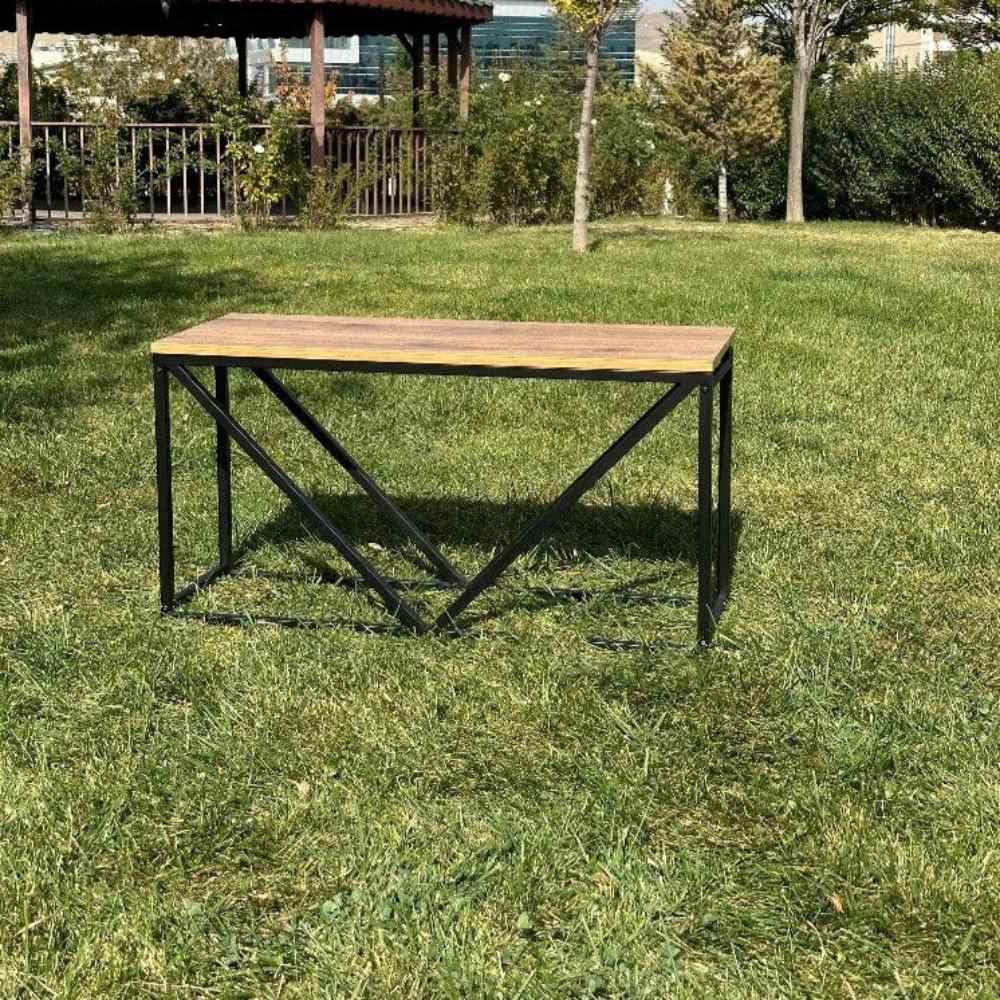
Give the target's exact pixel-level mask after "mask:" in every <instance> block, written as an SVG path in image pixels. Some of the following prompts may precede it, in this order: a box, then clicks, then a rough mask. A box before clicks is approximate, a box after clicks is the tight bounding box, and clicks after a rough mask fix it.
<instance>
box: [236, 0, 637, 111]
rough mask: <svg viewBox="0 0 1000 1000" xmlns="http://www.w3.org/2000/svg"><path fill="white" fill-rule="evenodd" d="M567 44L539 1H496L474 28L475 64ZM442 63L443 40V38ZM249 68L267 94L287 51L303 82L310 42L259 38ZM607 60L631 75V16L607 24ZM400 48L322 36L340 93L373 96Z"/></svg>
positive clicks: (493, 65) (537, 54)
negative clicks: (484, 20)
mask: <svg viewBox="0 0 1000 1000" xmlns="http://www.w3.org/2000/svg"><path fill="white" fill-rule="evenodd" d="M562 44H566V45H567V46H568V45H569V44H570V42H569V40H568V38H567V36H566V34H565V32H564V31H563V29H562V28H561V26H560V24H559V22H558V21H557V20H556V19H555V18H554V17H553V16H552V14H551V12H550V10H549V7H548V4H546V3H544V2H542V0H518V2H507V0H496V2H494V4H493V20H492V21H489V22H487V23H486V24H477V25H475V26H474V27H473V29H472V48H473V60H474V66H475V67H476V68H477V69H480V70H482V69H486V70H490V69H501V68H503V67H504V66H509V65H511V64H512V63H517V62H524V61H532V60H541V59H543V58H545V57H546V55H548V54H549V53H550V52H551V51H552V50H553V48H554V47H557V46H560V45H562ZM441 45H442V55H441V61H442V64H443V63H444V39H443V37H442V40H441ZM250 46H251V48H250V57H249V60H250V70H251V73H252V75H253V79H255V80H256V82H257V84H258V86H259V87H260V88H261V90H262V92H263V93H265V94H272V93H273V92H274V87H275V84H276V81H277V73H276V69H275V64H276V63H278V62H280V61H281V59H282V57H283V55H285V53H287V59H288V65H289V69H290V70H291V71H292V72H293V73H294V74H296V75H297V76H298V77H300V78H301V79H302V80H303V81H307V80H308V78H309V66H310V55H309V41H308V39H306V38H301V39H292V40H290V41H286V42H281V41H274V40H271V39H257V40H255V41H251V43H250ZM601 52H602V55H603V57H604V59H605V62H606V63H607V64H611V65H613V66H614V67H615V69H616V71H617V72H618V73H619V74H620V75H621V77H622V79H625V80H634V79H635V21H634V20H632V19H630V20H626V21H623V22H621V23H620V24H618V25H615V26H614V27H613V28H611V29H610V30H609V31H608V32H607V33H606V35H605V38H604V44H603V45H602V48H601ZM402 59H403V49H402V46H400V44H399V42H398V41H396V39H394V38H386V37H383V36H380V35H372V36H362V37H360V38H359V37H358V36H357V35H355V36H354V37H353V38H328V39H327V40H326V65H327V68H328V69H330V70H334V71H336V73H337V79H338V82H339V91H340V93H341V94H348V93H351V94H354V95H355V96H357V97H362V98H371V97H377V96H378V95H379V93H380V92H381V90H382V88H384V87H385V84H384V81H385V77H386V74H387V73H391V72H392V69H393V67H397V66H399V65H400V63H401V61H402Z"/></svg>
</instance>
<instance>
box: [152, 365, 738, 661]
mask: <svg viewBox="0 0 1000 1000" xmlns="http://www.w3.org/2000/svg"><path fill="white" fill-rule="evenodd" d="M213 360H215V359H213ZM185 361H187V362H192V361H194V359H173V358H171V359H169V360H168V359H163V358H158V357H157V358H154V361H153V386H154V410H155V422H156V458H157V491H158V526H159V566H160V607H161V611H162V612H163V613H164V614H180V613H185V614H197V617H199V618H201V619H202V620H205V621H210V622H212V621H214V622H219V623H225V624H238V623H242V622H251V621H259V622H273V623H275V624H282V625H292V624H299V625H306V624H308V627H320V626H323V625H326V624H329V625H331V626H338V625H344V624H351V625H353V626H354V627H356V628H360V629H361V630H362V631H365V632H382V631H386V630H387V629H386V628H385V627H384V626H380V625H359V624H358V623H343V622H330V623H323V622H312V621H310V622H308V623H307V622H306V620H305V619H294V618H280V619H279V618H273V617H270V616H261V617H257V616H253V615H243V614H240V613H236V612H206V613H194V612H181V610H180V609H181V606H182V605H184V604H185V603H187V602H188V601H190V600H191V599H192V598H193V597H194V596H195V595H196V594H197V593H198V592H199V591H200V590H202V589H204V588H206V587H208V586H209V585H210V584H211V583H213V582H214V581H215V580H217V579H218V578H219V577H221V576H224V575H227V574H229V573H231V572H232V571H233V568H234V550H233V514H232V454H231V447H232V445H231V443H232V441H235V442H236V443H237V445H239V447H240V448H241V449H242V451H243V452H244V453H245V454H246V455H247V456H248V457H249V458H250V459H251V461H253V462H254V464H255V465H257V467H258V468H259V469H260V470H261V471H262V472H263V473H264V474H265V475H266V476H267V477H268V478H269V479H270V480H271V481H272V482H273V483H274V484H275V486H277V488H278V489H279V490H280V491H281V492H282V493H283V494H284V495H285V496H286V497H287V498H288V500H289V501H290V502H291V503H292V504H293V505H294V506H295V507H296V508H298V510H299V511H300V512H301V513H302V514H303V515H305V516H306V517H307V518H308V519H310V520H311V521H312V522H313V523H314V524H315V526H316V528H317V530H318V531H319V533H320V535H321V536H322V537H323V538H324V539H325V540H326V541H327V542H329V543H330V544H331V545H332V546H333V547H334V548H335V549H336V550H337V551H338V552H339V553H340V554H341V556H343V558H344V559H345V560H346V561H347V562H348V563H349V564H350V565H351V567H352V568H353V569H354V571H355V572H356V573H358V574H359V576H358V578H357V583H358V584H359V585H361V586H364V587H368V588H371V589H373V590H374V591H375V592H376V593H377V594H378V595H379V596H380V597H381V599H382V602H383V604H384V605H385V607H386V610H387V611H388V612H389V613H390V614H391V615H393V616H394V617H395V618H396V619H397V621H398V622H399V625H400V626H402V628H403V629H404V630H407V631H410V632H414V633H418V634H419V633H424V632H428V631H434V632H439V633H447V634H454V633H455V632H457V631H458V619H459V616H460V615H461V614H462V612H463V611H464V610H465V609H466V608H467V607H468V606H469V605H470V604H471V603H472V602H473V601H474V600H475V599H476V598H477V597H478V596H479V595H480V594H481V593H482V592H483V591H484V590H486V589H488V588H490V587H493V586H495V585H496V583H497V581H498V580H499V578H500V577H501V576H502V574H503V573H504V572H505V571H506V570H507V569H508V568H509V567H510V565H511V564H512V563H513V562H514V561H515V560H516V559H518V558H519V557H520V556H522V555H524V554H525V553H527V552H528V551H530V550H531V549H532V548H533V547H534V546H535V545H536V544H537V543H538V542H539V541H540V540H541V539H542V537H543V536H544V535H545V533H546V532H547V531H548V530H549V529H550V528H551V527H552V526H553V525H554V524H555V522H556V521H557V520H558V519H559V518H560V517H561V516H562V515H563V514H565V513H566V512H567V511H568V510H569V509H570V508H571V507H572V506H573V505H574V504H575V503H576V502H577V501H578V500H579V499H580V498H581V497H582V496H583V495H584V494H585V493H586V492H587V491H588V490H590V489H591V488H593V487H594V486H595V485H596V484H597V483H598V482H599V481H600V480H601V479H602V478H603V477H604V476H605V475H606V474H607V473H608V472H610V471H611V469H613V468H614V467H615V466H616V465H617V464H618V463H619V462H620V461H622V459H624V458H625V457H626V456H627V455H628V454H629V453H630V452H631V451H632V450H633V448H635V447H636V445H638V444H639V443H640V442H641V441H642V440H643V439H644V438H645V437H647V436H648V435H649V434H650V433H651V432H652V431H653V430H654V429H655V428H656V427H657V426H658V425H659V424H660V422H661V421H662V420H663V419H665V418H666V417H667V416H668V415H669V414H670V413H671V412H672V411H673V410H674V409H675V408H676V407H677V406H678V405H679V404H680V403H681V402H683V400H684V399H686V398H687V397H688V396H689V395H691V394H692V392H694V391H695V389H697V391H698V521H697V563H698V596H697V601H696V603H697V617H698V621H697V633H698V640H699V642H700V643H703V644H707V643H709V642H711V640H712V637H713V635H714V632H715V628H716V625H717V623H718V621H719V619H720V617H721V616H722V613H723V611H724V610H725V607H726V604H727V602H728V600H729V594H730V589H731V585H732V571H733V554H732V514H731V508H732V494H731V482H732V383H733V356H732V350H730V351H728V352H727V354H726V356H725V357H724V358H723V360H722V362H721V363H720V365H719V366H718V368H716V370H715V371H714V372H713V373H711V374H710V375H699V376H680V375H679V376H677V377H676V378H675V379H672V380H671V382H672V387H671V388H670V390H669V391H668V392H667V393H666V394H665V395H664V396H662V397H661V398H660V399H658V400H657V401H656V402H655V403H654V404H653V405H652V406H651V407H650V408H649V409H648V410H647V411H646V412H645V413H644V414H643V415H642V416H641V417H639V418H638V420H636V421H635V422H634V423H633V424H632V425H631V427H629V428H628V430H626V431H625V432H624V433H623V434H622V435H621V436H620V437H619V438H618V439H617V440H616V441H615V442H614V443H613V444H611V445H610V446H609V447H608V448H607V449H605V451H604V452H603V453H602V454H601V455H600V456H599V457H598V458H597V459H595V461H594V462H592V463H591V465H590V466H588V467H587V469H586V470H584V472H582V473H581V474H580V475H579V476H577V478H576V479H575V480H574V481H573V482H572V483H571V484H570V485H569V486H568V487H567V488H566V489H565V490H563V492H562V493H561V494H560V495H559V497H558V498H557V499H556V500H554V501H553V502H552V504H550V505H549V506H548V507H547V508H546V509H545V510H544V511H542V512H541V513H540V514H539V515H538V516H537V517H536V518H535V519H534V520H533V521H532V522H531V524H529V525H528V526H527V527H526V528H525V529H524V530H523V531H522V532H521V533H520V534H519V535H518V536H517V537H516V538H515V539H514V541H512V542H511V543H510V544H508V545H507V546H506V547H505V548H504V549H503V550H502V551H501V552H499V553H498V554H497V555H496V556H495V557H494V558H493V559H492V560H491V561H490V562H489V564H488V565H487V566H485V567H484V568H483V569H482V570H481V571H480V572H479V573H477V574H476V575H475V576H474V577H473V578H472V579H471V580H469V581H466V580H465V578H464V577H463V575H462V574H461V573H460V572H459V571H458V570H457V569H456V568H455V567H454V566H452V564H451V563H450V562H449V561H448V560H447V559H446V558H445V556H444V555H443V554H442V553H441V552H440V550H439V549H438V548H437V547H436V546H434V544H433V543H432V542H431V541H430V539H428V538H427V537H426V535H425V534H424V533H423V532H422V531H421V530H420V528H418V527H417V525H416V524H415V523H414V522H413V521H412V520H411V519H410V518H409V517H407V515H406V514H404V513H403V512H402V511H401V510H400V509H399V508H398V507H397V506H396V505H395V504H394V503H393V502H392V500H391V499H390V498H389V497H388V495H387V494H386V493H385V492H384V491H383V490H382V488H381V487H380V486H379V485H378V484H377V483H376V481H375V480H374V479H373V478H372V477H371V476H370V475H369V474H368V473H367V472H365V471H364V470H363V469H362V468H361V466H360V465H359V464H358V462H357V461H356V460H355V459H354V458H353V456H351V455H350V453H349V452H348V451H347V449H346V448H344V446H343V445H342V444H341V443H340V442H339V441H337V440H336V438H334V437H333V436H332V435H331V434H330V433H329V432H328V431H327V430H326V429H325V428H323V427H322V425H321V424H320V423H319V422H318V421H317V420H316V418H315V417H314V416H313V415H312V414H311V413H310V412H309V411H308V410H307V409H306V407H305V406H304V405H303V404H302V403H301V401H300V400H299V399H298V398H297V397H296V396H295V395H294V394H293V393H292V392H291V391H290V390H289V389H288V388H287V387H286V386H285V385H284V384H283V383H282V382H281V381H280V380H279V379H278V378H277V376H275V375H274V373H273V371H271V370H270V367H269V365H270V364H272V363H273V362H268V361H265V360H264V359H261V360H260V361H259V362H253V363H250V362H244V361H241V362H240V363H239V364H233V365H226V364H222V363H214V364H212V367H213V368H214V373H215V392H214V394H213V393H211V392H209V391H208V389H206V388H205V386H204V385H202V383H201V382H200V381H199V379H197V378H196V377H195V376H194V375H193V374H192V373H191V371H189V369H188V367H187V365H186V364H185V363H184V362H185ZM230 367H234V368H246V369H249V370H250V371H252V372H253V373H254V374H255V375H256V376H257V378H258V379H259V380H260V381H261V382H262V384H263V385H264V386H266V387H267V388H268V389H269V391H270V392H271V393H272V394H273V395H274V396H275V398H277V399H278V400H279V401H280V402H281V403H282V404H283V405H284V406H285V408H286V409H287V410H288V411H289V412H290V413H291V414H292V416H294V417H295V419H296V420H297V421H298V422H299V423H300V424H301V425H302V426H303V427H304V428H305V429H306V430H307V431H308V432H309V433H310V434H311V435H312V436H313V438H314V439H315V440H316V441H317V442H318V443H319V444H320V445H321V446H322V447H323V448H324V450H325V451H326V452H327V453H328V454H329V455H330V456H331V457H332V458H334V459H335V460H336V461H337V462H338V464H339V465H340V466H341V467H342V468H343V469H344V470H345V471H346V472H347V473H348V474H349V475H350V476H351V477H352V478H353V479H354V481H355V482H356V483H357V484H358V485H359V486H360V487H361V488H362V489H363V490H364V491H365V493H367V494H368V496H369V497H371V499H372V500H373V501H374V502H375V504H376V506H377V507H378V508H379V509H380V510H381V511H382V512H383V514H385V515H386V517H387V518H388V520H389V521H390V522H391V523H392V524H393V525H394V526H395V527H396V528H397V529H399V530H400V531H401V532H402V533H403V534H404V535H406V536H407V537H409V538H410V540H411V541H413V542H414V544H415V545H416V546H417V548H418V549H419V550H420V551H421V552H422V553H423V555H424V556H425V557H426V558H427V559H428V561H429V563H430V564H431V565H432V566H433V567H434V569H435V570H436V571H437V573H438V574H439V576H440V579H439V580H436V581H429V582H430V583H432V584H435V585H438V586H441V587H444V588H454V589H458V590H460V593H459V594H458V595H457V596H456V597H455V599H454V600H453V601H452V603H451V604H450V605H449V606H448V607H447V608H446V609H445V611H443V612H442V613H441V614H440V615H439V616H438V617H437V618H436V619H435V620H434V621H433V622H430V623H429V622H426V621H425V620H424V619H423V618H422V617H421V615H420V614H419V613H418V612H417V610H416V609H415V608H413V607H412V605H410V604H409V602H407V601H406V600H405V599H404V598H403V597H402V595H401V594H400V593H399V590H400V589H403V588H401V587H400V586H399V581H395V580H389V579H387V578H386V577H384V576H383V575H382V574H381V573H379V571H378V570H377V569H376V568H375V567H374V566H373V565H372V564H371V562H369V560H368V559H367V558H366V557H365V556H364V555H363V554H362V553H361V552H360V551H359V550H358V549H357V548H356V547H355V546H354V545H353V544H352V543H351V542H350V540H349V539H347V538H346V537H345V536H344V535H343V533H342V532H341V531H340V530H339V529H338V528H337V527H336V526H335V525H334V524H333V523H332V522H331V521H330V520H329V518H327V516H326V515H325V514H324V513H323V512H322V511H321V510H320V509H319V508H318V507H317V506H316V504H315V503H314V502H313V501H312V500H311V499H310V498H309V497H308V495H307V494H306V493H305V492H304V491H303V490H302V489H301V487H299V486H298V484H296V483H295V482H294V481H293V480H292V479H291V478H290V477H289V476H288V474H287V473H285V472H284V470H283V469H281V467H280V466H279V465H278V463H277V462H276V461H275V460H274V459H273V458H272V457H271V456H270V455H269V454H268V453H267V452H266V451H265V450H264V448H263V447H262V446H261V445H260V444H259V443H258V442H257V441H256V440H255V439H254V438H253V436H252V435H251V434H250V433H249V431H247V430H246V428H245V427H244V426H243V425H242V424H241V423H240V422H239V421H238V420H236V419H235V418H234V417H233V415H232V413H231V412H230V391H229V370H230ZM331 367H332V366H331ZM597 377H598V378H604V377H605V376H604V374H603V373H601V374H599V375H598V376H597ZM171 378H173V379H175V380H176V381H177V382H178V383H179V384H180V385H182V386H183V387H184V388H185V389H186V390H187V392H188V393H189V394H190V395H191V396H192V397H193V398H194V399H195V400H196V401H197V402H198V403H199V405H200V406H201V407H202V409H204V410H205V412H206V413H207V414H208V415H209V416H210V417H212V419H213V420H214V421H215V424H216V474H217V485H218V550H219V561H218V563H217V564H216V565H215V566H214V567H212V568H211V569H209V570H208V571H207V572H206V573H204V574H202V576H200V577H199V578H198V579H197V580H195V581H194V582H193V583H191V584H189V585H187V586H186V587H184V588H183V589H181V590H180V591H178V590H177V589H176V581H175V573H176V569H175V565H176V564H175V552H174V513H173V475H172V457H171V430H170V391H169V386H170V380H171ZM717 389H718V393H719V446H718V456H719V466H718V498H717V500H718V507H717V523H713V522H715V519H716V507H715V504H714V503H713V482H712V480H713V468H712V466H713V451H714V448H713V424H714V397H715V392H716V390H717ZM581 593H582V592H581ZM629 647H630V644H628V643H625V644H624V647H623V648H629Z"/></svg>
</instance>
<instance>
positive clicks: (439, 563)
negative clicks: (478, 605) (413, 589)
mask: <svg viewBox="0 0 1000 1000" xmlns="http://www.w3.org/2000/svg"><path fill="white" fill-rule="evenodd" d="M252 370H253V373H254V375H256V376H257V378H259V379H260V380H261V382H263V383H264V385H266V386H267V388H268V389H270V390H271V392H272V393H273V395H274V396H275V397H276V398H277V399H278V400H279V401H280V402H281V403H282V404H283V405H284V407H285V408H286V409H287V410H288V412H289V413H291V415H292V416H293V417H295V419H296V420H297V421H298V422H299V423H300V424H302V426H303V427H304V428H305V429H306V430H307V431H308V432H309V433H310V434H311V435H312V436H313V437H314V438H315V439H316V441H317V442H318V443H319V444H320V445H321V447H323V448H324V449H325V451H326V452H327V454H329V455H330V456H331V457H333V458H334V459H335V460H336V461H337V463H338V464H339V465H340V466H341V468H343V469H344V471H345V472H346V473H347V474H348V475H349V476H350V477H351V478H352V479H353V480H354V481H355V482H356V483H357V484H358V486H360V487H361V488H362V489H363V490H364V491H365V493H367V494H368V496H369V497H371V499H372V500H373V501H374V502H375V504H376V505H377V506H378V507H379V509H380V510H381V511H382V513H383V514H385V516H386V517H387V518H388V519H389V521H390V522H391V523H392V524H393V525H394V526H395V527H396V528H397V530H399V531H401V532H402V533H403V534H404V535H407V536H408V537H409V538H410V540H411V541H412V542H413V543H414V545H416V546H417V548H418V549H420V551H421V552H423V554H424V555H425V556H426V557H427V558H428V559H429V560H430V562H431V564H432V565H433V566H434V568H435V569H436V570H437V571H438V572H439V573H440V574H441V576H442V578H443V579H444V580H447V581H448V582H449V583H455V584H458V585H460V586H465V583H466V579H465V577H464V576H463V575H462V574H461V573H460V572H459V571H458V570H457V569H455V567H454V566H452V564H451V563H450V562H448V560H447V559H446V558H445V557H444V555H442V553H441V552H440V551H439V550H438V548H437V547H436V546H435V545H434V544H433V542H431V540H430V539H429V538H428V537H427V536H426V535H425V534H424V533H423V532H422V531H421V530H420V529H419V528H418V527H417V526H416V525H415V524H414V523H413V521H411V520H410V518H408V517H407V516H406V514H404V513H403V512H402V511H401V510H400V509H399V508H398V507H397V506H396V505H395V504H394V503H393V502H392V500H391V499H390V498H389V497H388V496H387V495H386V493H385V492H384V491H383V490H382V488H381V487H380V486H379V484H378V483H377V482H375V480H374V479H372V477H371V476H369V475H368V473H367V472H365V470H364V469H362V468H361V466H360V465H359V464H358V462H357V460H356V459H355V458H354V457H353V456H352V455H351V454H350V452H349V451H348V450H347V449H346V448H345V447H344V446H343V445H342V444H341V443H340V442H339V441H338V440H337V439H336V438H335V437H334V436H333V435H332V434H330V432H329V431H328V430H326V428H325V427H323V425H322V424H320V422H319V421H318V420H317V419H316V418H315V417H314V416H313V415H312V414H311V413H310V412H309V411H308V410H307V409H306V408H305V406H304V405H303V404H302V401H301V400H300V399H299V398H298V397H297V396H296V395H295V394H294V393H293V392H292V391H291V389H289V388H288V386H286V385H285V384H284V383H283V382H282V381H281V380H280V379H279V378H278V377H277V376H276V375H275V374H274V372H272V371H270V370H269V369H267V368H254V369H252Z"/></svg>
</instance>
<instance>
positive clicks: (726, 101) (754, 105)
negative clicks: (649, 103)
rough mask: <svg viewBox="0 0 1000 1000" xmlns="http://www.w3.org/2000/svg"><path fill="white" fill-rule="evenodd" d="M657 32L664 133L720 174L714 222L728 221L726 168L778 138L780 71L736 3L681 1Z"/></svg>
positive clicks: (726, 0)
mask: <svg viewBox="0 0 1000 1000" xmlns="http://www.w3.org/2000/svg"><path fill="white" fill-rule="evenodd" d="M680 7H681V15H682V16H681V18H680V19H679V20H677V21H675V23H674V25H673V27H671V28H669V29H668V30H667V31H665V32H664V33H663V43H662V45H661V47H660V51H661V52H662V54H663V58H664V62H665V63H666V70H665V72H664V75H663V76H657V77H653V78H652V79H651V83H652V85H653V87H654V91H655V92H657V93H658V94H659V97H660V103H661V107H662V111H663V117H664V124H665V126H666V132H667V134H668V135H669V136H670V138H671V139H675V140H677V141H678V142H679V143H680V144H681V145H682V146H683V147H685V148H686V149H690V150H692V151H693V152H695V153H698V154H700V155H702V156H704V157H707V158H708V159H709V160H710V161H711V162H712V164H713V166H714V167H715V169H716V170H717V171H718V177H719V221H720V222H727V221H728V220H729V189H728V176H729V167H730V165H731V164H732V162H733V161H734V160H735V159H737V158H738V157H741V156H745V155H749V154H752V153H753V152H755V151H756V150H760V149H763V148H766V147H767V146H770V145H772V144H773V143H775V142H776V141H777V140H778V137H779V136H780V135H781V108H780V91H781V83H780V66H779V63H778V60H777V59H775V58H773V57H771V56H765V55H762V54H761V53H760V52H759V50H758V49H757V45H756V42H757V40H756V38H755V37H754V33H753V31H752V30H751V29H750V27H749V26H748V25H747V23H746V22H745V20H744V15H743V8H742V6H741V4H740V0H682V2H681V5H680Z"/></svg>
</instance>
